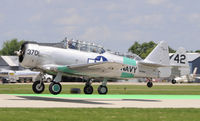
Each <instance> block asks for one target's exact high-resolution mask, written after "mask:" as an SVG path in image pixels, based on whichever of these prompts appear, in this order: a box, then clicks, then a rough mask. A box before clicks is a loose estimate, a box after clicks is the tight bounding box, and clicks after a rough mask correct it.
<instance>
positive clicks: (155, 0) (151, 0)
mask: <svg viewBox="0 0 200 121" xmlns="http://www.w3.org/2000/svg"><path fill="white" fill-rule="evenodd" d="M164 2H165V0H146V3H148V4H151V5H160V4H162V3H164Z"/></svg>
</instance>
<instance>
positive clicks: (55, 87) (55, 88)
mask: <svg viewBox="0 0 200 121" xmlns="http://www.w3.org/2000/svg"><path fill="white" fill-rule="evenodd" d="M61 91H62V86H61V84H60V83H59V82H52V83H51V84H50V85H49V92H50V93H51V94H54V95H57V94H59V93H60V92H61Z"/></svg>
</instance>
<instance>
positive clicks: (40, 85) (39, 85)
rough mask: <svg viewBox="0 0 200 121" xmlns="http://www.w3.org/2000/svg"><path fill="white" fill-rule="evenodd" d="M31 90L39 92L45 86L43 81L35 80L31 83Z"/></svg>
mask: <svg viewBox="0 0 200 121" xmlns="http://www.w3.org/2000/svg"><path fill="white" fill-rule="evenodd" d="M32 89H33V92H35V93H37V94H40V93H42V92H43V91H44V89H45V86H44V83H43V82H40V81H35V82H34V83H33V85H32Z"/></svg>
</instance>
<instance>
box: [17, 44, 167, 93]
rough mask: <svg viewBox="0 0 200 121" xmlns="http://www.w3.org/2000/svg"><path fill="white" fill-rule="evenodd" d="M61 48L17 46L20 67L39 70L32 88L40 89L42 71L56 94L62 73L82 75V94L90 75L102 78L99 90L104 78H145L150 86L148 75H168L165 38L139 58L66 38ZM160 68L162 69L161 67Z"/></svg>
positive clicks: (88, 89)
mask: <svg viewBox="0 0 200 121" xmlns="http://www.w3.org/2000/svg"><path fill="white" fill-rule="evenodd" d="M63 46H64V48H58V47H52V46H45V45H41V44H39V43H36V42H25V43H24V44H22V46H21V50H19V52H18V55H19V62H20V64H21V65H22V66H23V67H26V68H30V69H35V70H37V71H40V72H41V74H40V75H41V76H40V79H39V80H38V81H35V82H34V83H33V85H32V89H33V91H34V92H35V93H42V92H43V91H44V89H45V85H44V83H43V81H42V79H41V78H42V76H43V74H45V73H47V74H50V75H54V76H55V78H54V80H53V82H52V83H51V84H50V85H49V91H50V93H52V94H59V93H60V92H61V90H62V86H61V84H60V83H59V82H60V81H61V80H62V77H63V76H71V77H83V78H84V79H86V80H87V81H86V84H85V87H84V93H85V94H92V93H93V87H92V85H91V82H92V80H93V79H97V80H102V84H101V85H100V86H99V87H98V93H99V94H106V93H107V92H108V88H107V86H106V84H107V80H128V79H132V78H148V79H150V80H149V82H148V83H147V86H148V87H152V86H153V83H152V80H151V79H152V78H160V77H162V76H164V77H169V75H170V71H171V69H170V63H169V51H168V45H167V43H166V42H160V43H159V44H158V45H157V46H156V47H155V48H154V50H153V51H152V52H151V53H150V54H149V55H148V56H147V57H146V58H145V59H144V60H141V61H137V60H134V59H133V58H128V57H123V56H119V55H114V54H111V53H110V52H107V51H105V50H104V49H103V48H102V47H100V46H97V45H94V44H90V43H86V42H82V41H78V40H77V41H73V40H67V41H66V42H65V43H64V44H63ZM163 68H164V70H163Z"/></svg>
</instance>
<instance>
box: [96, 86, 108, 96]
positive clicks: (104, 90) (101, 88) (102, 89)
mask: <svg viewBox="0 0 200 121" xmlns="http://www.w3.org/2000/svg"><path fill="white" fill-rule="evenodd" d="M98 93H99V94H101V95H105V94H107V93H108V88H107V86H103V85H100V86H99V87H98Z"/></svg>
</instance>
